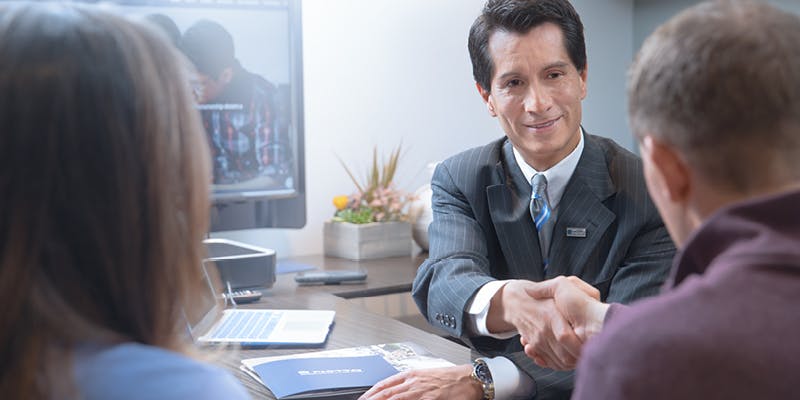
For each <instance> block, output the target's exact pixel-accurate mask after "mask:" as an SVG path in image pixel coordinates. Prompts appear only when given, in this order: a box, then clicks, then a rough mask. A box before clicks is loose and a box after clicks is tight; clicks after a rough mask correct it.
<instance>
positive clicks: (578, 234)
mask: <svg viewBox="0 0 800 400" xmlns="http://www.w3.org/2000/svg"><path fill="white" fill-rule="evenodd" d="M567 237H574V238H585V237H586V228H575V227H567Z"/></svg>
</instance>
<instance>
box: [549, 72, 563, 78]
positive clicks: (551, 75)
mask: <svg viewBox="0 0 800 400" xmlns="http://www.w3.org/2000/svg"><path fill="white" fill-rule="evenodd" d="M562 76H564V74H563V73H561V72H551V73H549V74H547V78H548V79H558V78H560V77H562Z"/></svg>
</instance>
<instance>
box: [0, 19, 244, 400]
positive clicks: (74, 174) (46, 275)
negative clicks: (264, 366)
mask: <svg viewBox="0 0 800 400" xmlns="http://www.w3.org/2000/svg"><path fill="white" fill-rule="evenodd" d="M185 65H186V64H185V63H184V62H183V61H182V59H181V58H180V56H179V55H178V54H176V50H175V49H174V48H173V46H171V45H170V44H169V43H168V42H167V41H166V39H165V38H164V37H163V36H162V35H161V34H160V33H159V32H158V31H157V30H156V29H155V28H150V27H148V26H145V25H143V24H140V23H137V22H133V21H129V20H127V19H125V18H123V17H120V16H115V15H113V14H109V13H107V12H104V11H100V10H97V9H96V8H92V7H81V6H76V5H68V4H23V5H16V6H8V5H7V6H3V7H2V8H0V249H2V250H0V305H1V306H2V308H3V311H2V312H0V346H2V347H0V360H2V367H0V393H2V397H3V398H9V399H37V398H38V399H53V398H59V399H60V398H86V399H94V398H97V399H100V398H114V399H125V398H137V399H142V398H159V399H169V398H176V399H177V398H187V399H188V398H191V399H203V398H209V399H210V398H226V399H239V398H247V394H246V392H245V391H244V389H243V388H242V386H241V385H240V383H239V382H237V381H236V379H235V378H233V377H232V376H231V375H230V374H228V373H227V372H225V371H224V370H222V369H219V368H217V367H214V366H211V365H208V364H205V363H202V362H200V361H197V360H195V359H194V358H193V357H192V356H191V355H190V354H191V353H192V351H191V347H190V342H189V341H188V340H186V334H185V332H186V322H185V318H184V313H185V312H187V311H189V312H190V311H191V307H192V302H191V301H187V300H190V299H192V298H197V297H198V296H201V295H202V294H203V293H207V291H208V287H207V286H204V285H205V284H204V281H203V273H202V270H201V259H202V256H203V251H204V249H203V247H202V243H201V239H202V237H203V235H204V233H205V232H206V229H207V224H208V221H207V219H208V217H207V216H208V211H209V210H208V191H209V177H210V170H209V168H210V167H209V160H208V149H207V145H206V143H205V138H204V135H203V128H202V126H201V124H200V121H199V119H198V118H199V117H198V115H197V112H196V110H194V108H193V103H192V96H191V92H190V90H189V87H188V82H189V81H188V78H187V74H186V71H185V70H184V69H185Z"/></svg>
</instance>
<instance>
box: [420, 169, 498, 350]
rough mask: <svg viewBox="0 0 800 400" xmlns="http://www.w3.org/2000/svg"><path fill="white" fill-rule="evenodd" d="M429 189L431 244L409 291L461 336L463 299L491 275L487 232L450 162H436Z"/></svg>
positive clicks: (438, 322) (430, 316) (436, 321)
mask: <svg viewBox="0 0 800 400" xmlns="http://www.w3.org/2000/svg"><path fill="white" fill-rule="evenodd" d="M431 189H432V191H433V202H432V204H433V221H432V222H431V224H430V226H429V228H428V236H429V238H430V248H429V250H428V259H427V260H426V261H425V262H424V263H423V264H422V265H421V266H420V268H419V271H418V272H417V276H416V279H414V284H413V289H412V295H413V297H414V300H415V301H416V303H417V306H418V307H419V309H420V311H421V312H422V314H423V315H424V316H425V318H427V320H428V322H430V323H431V324H432V325H433V326H436V327H438V328H441V329H443V330H444V331H446V332H447V333H448V334H450V335H452V336H456V337H464V336H465V335H466V334H467V332H466V331H465V326H466V323H467V318H468V316H467V313H466V310H467V304H468V303H469V301H470V299H471V298H472V297H473V296H474V295H475V293H476V292H477V291H478V289H480V287H481V286H483V285H484V284H486V283H487V282H489V281H492V280H494V278H492V277H491V276H490V272H489V259H488V256H487V252H488V250H487V247H486V242H485V234H484V231H483V229H482V228H481V226H480V224H479V223H478V221H477V220H476V219H475V216H474V212H473V210H472V208H471V207H470V205H469V202H468V201H467V198H466V196H465V195H464V194H463V193H462V191H461V190H460V189H459V188H458V187H457V185H456V184H455V183H454V179H453V176H452V174H451V171H450V169H449V167H448V164H439V166H437V167H436V170H435V172H434V174H433V178H432V179H431Z"/></svg>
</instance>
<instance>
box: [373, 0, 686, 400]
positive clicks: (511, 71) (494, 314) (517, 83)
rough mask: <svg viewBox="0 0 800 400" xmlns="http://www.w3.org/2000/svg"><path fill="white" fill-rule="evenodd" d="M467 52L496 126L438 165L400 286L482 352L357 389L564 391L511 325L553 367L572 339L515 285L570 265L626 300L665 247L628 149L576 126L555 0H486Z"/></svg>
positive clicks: (575, 88)
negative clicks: (539, 186) (539, 214)
mask: <svg viewBox="0 0 800 400" xmlns="http://www.w3.org/2000/svg"><path fill="white" fill-rule="evenodd" d="M469 50H470V56H471V59H472V65H473V74H474V76H475V80H476V83H477V88H478V92H479V93H480V95H481V97H482V98H483V100H484V101H485V103H486V105H487V107H488V110H489V113H490V114H491V115H492V116H494V117H496V118H497V119H498V120H499V122H500V125H501V127H502V128H503V130H504V131H505V133H506V137H504V138H502V139H499V140H496V141H494V142H491V143H489V144H488V145H486V146H484V147H480V148H475V149H472V150H468V151H466V152H464V153H461V154H459V155H456V156H454V157H452V158H450V159H448V160H446V161H445V162H443V163H442V164H440V165H439V166H438V167H437V169H436V171H435V173H434V176H433V179H432V184H431V186H432V188H433V211H434V219H433V222H432V224H431V226H430V228H429V237H430V241H431V246H430V254H429V258H428V260H427V261H425V263H423V265H422V266H421V267H420V269H419V272H418V274H417V278H416V280H415V282H414V286H413V296H414V299H415V300H416V302H417V305H418V306H419V308H420V310H421V311H422V313H423V314H424V315H425V316H426V318H427V319H428V320H429V322H430V323H432V324H433V325H435V326H438V327H440V328H442V329H444V330H445V331H446V332H447V333H448V334H450V335H452V336H455V337H459V338H461V339H462V340H463V341H465V342H467V343H468V344H469V345H470V346H471V347H472V348H473V349H474V350H476V351H477V352H479V353H480V354H481V356H482V357H481V358H478V359H477V362H476V363H475V364H474V366H469V365H464V366H456V367H451V368H445V369H439V370H434V371H422V372H409V373H404V374H400V375H398V376H395V377H392V378H389V379H387V380H385V381H383V382H381V383H379V384H378V385H376V386H375V387H373V389H371V390H370V391H369V392H367V393H366V394H365V396H364V398H376V399H381V398H392V396H393V395H400V396H401V397H402V396H408V398H417V397H421V396H422V395H423V394H424V395H425V396H426V397H425V398H441V399H469V398H474V399H480V398H489V399H491V398H495V397H496V398H498V399H502V398H536V399H560V398H568V397H569V396H570V393H571V390H572V385H573V384H572V372H571V371H555V370H551V369H545V368H541V367H538V366H537V365H535V364H534V362H533V360H531V359H530V358H528V357H527V356H526V355H525V353H524V352H523V347H522V345H521V343H520V338H519V337H517V334H518V333H519V334H522V337H524V338H525V340H526V342H529V343H531V344H535V345H536V348H537V351H540V352H544V354H545V355H547V356H548V357H547V358H548V359H549V360H560V361H556V364H551V366H553V367H555V368H557V369H559V370H567V369H570V368H573V367H574V364H575V362H576V360H577V357H578V355H579V352H580V347H581V344H582V342H581V340H580V338H579V337H578V336H577V335H576V334H575V332H573V329H572V327H571V326H570V325H569V323H568V322H566V320H565V319H564V318H563V317H562V316H561V315H560V314H559V313H558V311H557V310H556V308H555V305H554V303H553V301H552V300H537V299H535V298H533V297H531V296H530V295H529V294H528V290H530V289H533V288H534V287H535V285H536V283H535V282H538V281H542V280H546V279H549V278H553V277H556V276H559V275H575V276H578V277H580V278H581V279H583V280H584V281H586V282H588V283H590V284H592V285H593V286H595V287H596V288H597V289H598V290H599V293H600V297H601V299H603V300H604V301H613V302H620V303H627V302H629V301H632V300H634V299H637V298H640V297H643V296H648V295H653V294H656V292H657V291H658V288H659V286H660V285H661V283H662V282H663V280H664V279H665V276H666V271H667V270H668V268H669V265H670V260H671V259H672V257H673V254H674V250H675V249H674V245H673V244H672V241H671V240H670V238H669V235H668V233H667V231H666V229H665V228H664V225H663V223H662V221H661V219H660V217H659V215H658V212H657V210H656V208H655V207H654V206H653V204H652V202H651V200H650V198H649V197H648V194H647V190H646V187H645V183H644V179H643V176H642V167H641V163H640V160H639V159H638V158H637V157H636V156H634V155H633V154H632V153H630V152H628V151H626V150H624V149H623V148H621V147H620V146H618V145H617V144H616V143H614V142H613V141H611V140H609V139H604V138H601V137H597V136H592V135H589V134H587V133H586V132H584V131H583V129H582V127H581V125H580V122H581V101H582V100H583V98H584V97H585V96H586V72H587V70H586V68H587V67H586V51H585V45H584V39H583V26H582V24H581V22H580V18H579V17H578V15H577V13H576V12H575V10H574V9H573V8H572V6H571V5H570V4H569V2H568V1H567V0H490V1H489V2H488V3H487V4H486V6H485V8H484V11H483V14H482V15H481V16H480V17H478V19H477V20H476V21H475V23H474V24H473V26H472V29H471V30H470V37H469ZM537 174H541V175H544V178H546V190H545V192H544V193H543V197H546V198H547V204H548V209H549V210H550V211H552V213H551V215H549V220H550V225H549V227H548V225H547V224H542V226H544V227H545V229H549V230H550V232H548V235H549V236H548V239H547V241H549V242H550V245H549V246H546V247H542V246H541V244H540V238H542V232H541V231H542V228H538V227H537V225H538V224H537V225H535V224H534V220H533V218H532V215H531V213H532V212H533V211H534V210H533V207H531V208H529V206H530V203H531V191H532V185H531V182H532V179H533V178H534V176H535V175H537ZM539 179H541V178H539ZM537 228H538V229H539V231H538V232H537ZM564 343H566V344H567V345H566V346H564V345H562V344H564ZM551 362H552V361H551ZM473 378H474V379H473Z"/></svg>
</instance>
